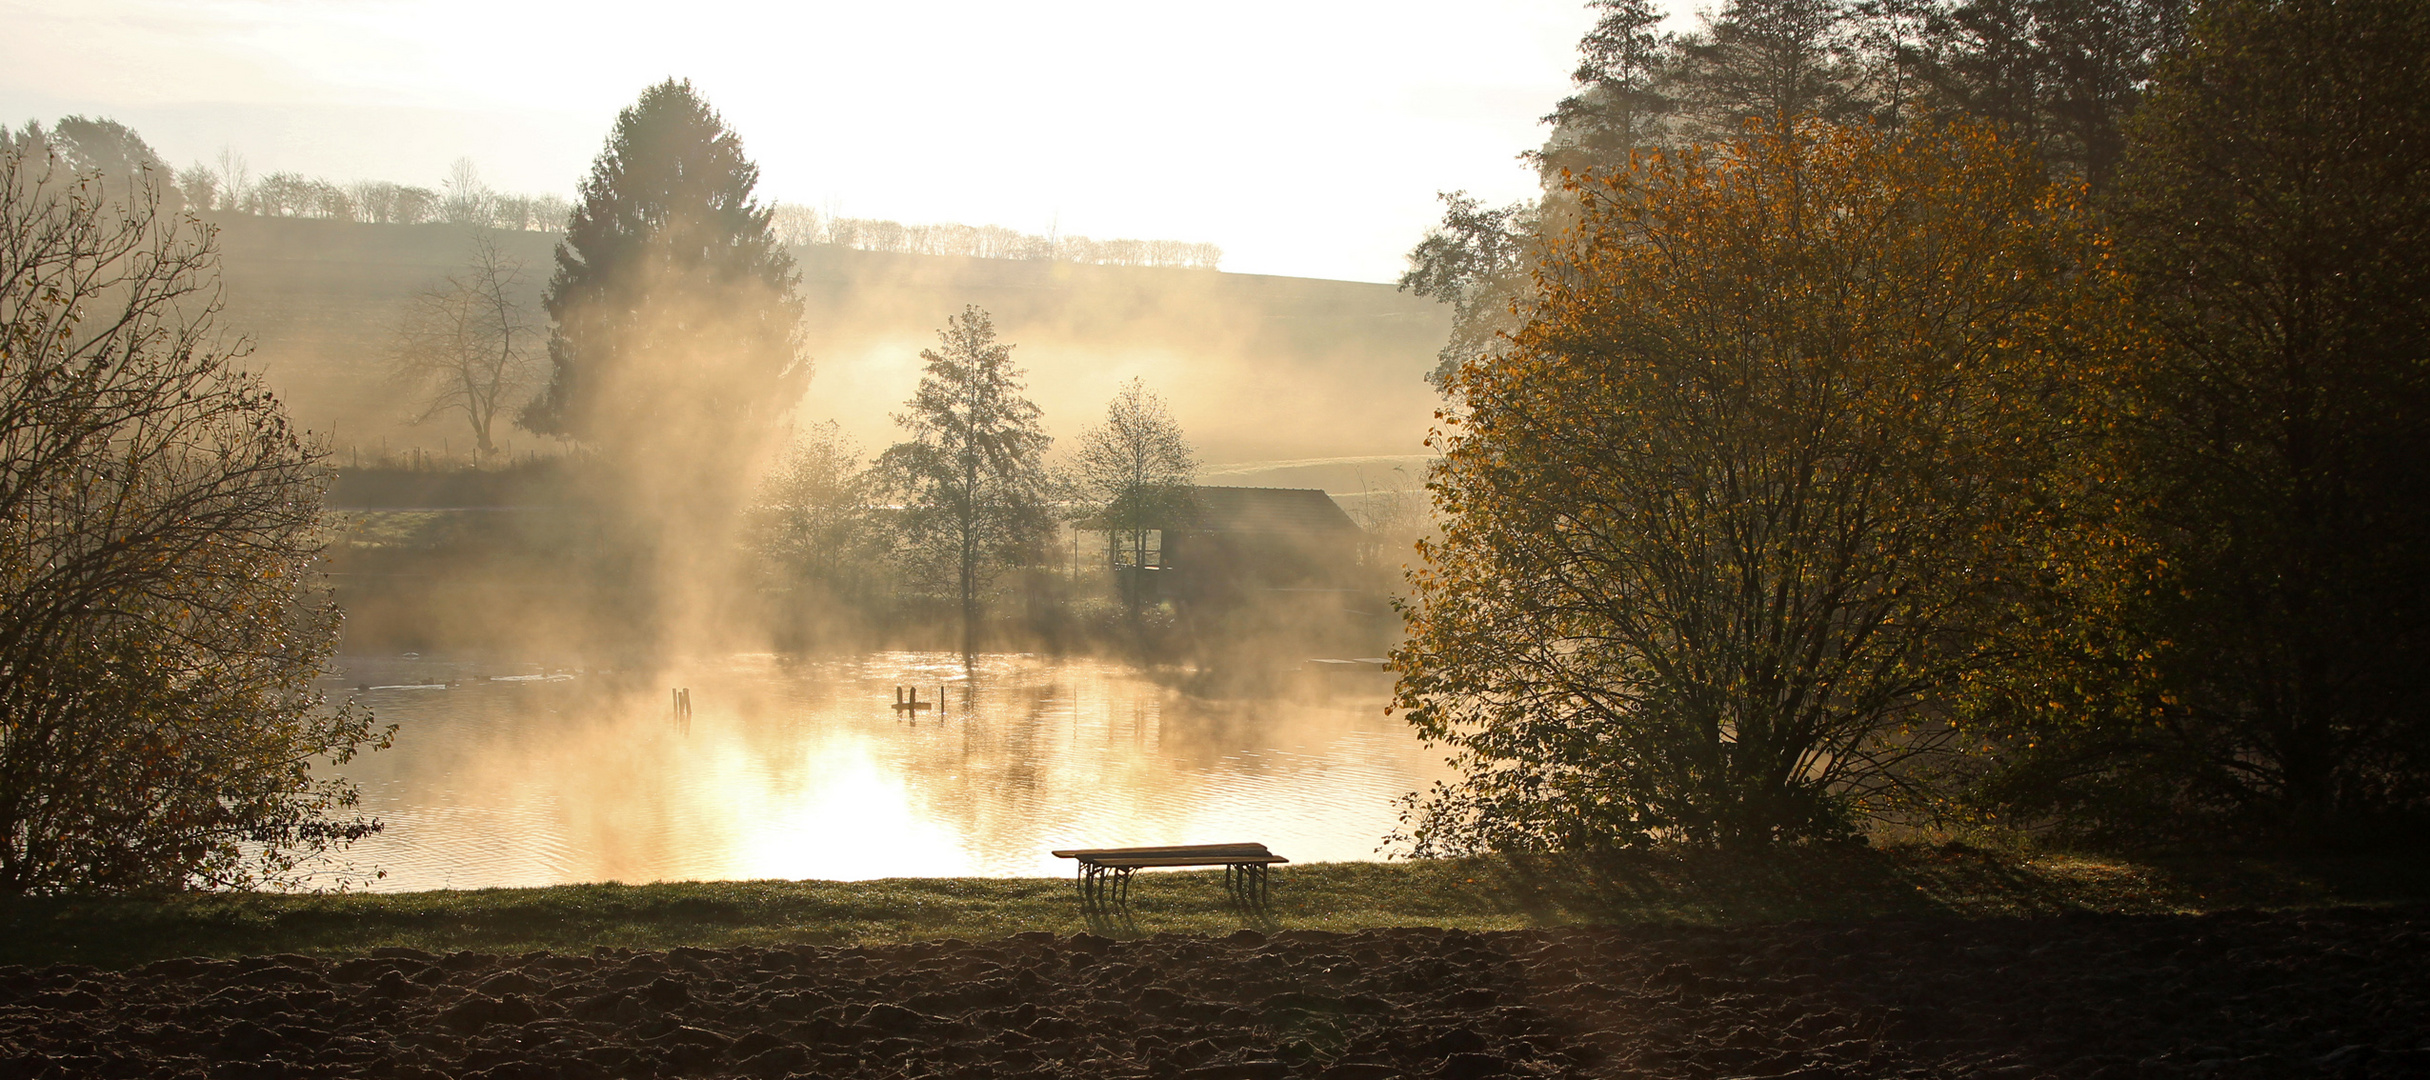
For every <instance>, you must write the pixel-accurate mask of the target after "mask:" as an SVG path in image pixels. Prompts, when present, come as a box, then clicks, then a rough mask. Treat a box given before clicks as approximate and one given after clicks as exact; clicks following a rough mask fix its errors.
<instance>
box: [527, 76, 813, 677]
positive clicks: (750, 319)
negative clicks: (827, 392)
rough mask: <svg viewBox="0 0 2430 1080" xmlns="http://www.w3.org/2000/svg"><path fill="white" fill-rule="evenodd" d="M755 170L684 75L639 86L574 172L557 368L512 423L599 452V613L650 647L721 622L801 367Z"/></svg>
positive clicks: (558, 307)
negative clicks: (765, 467)
mask: <svg viewBox="0 0 2430 1080" xmlns="http://www.w3.org/2000/svg"><path fill="white" fill-rule="evenodd" d="M758 181H759V169H758V167H756V166H754V165H752V164H751V162H750V160H749V159H747V158H745V157H744V156H743V150H742V142H741V140H739V139H738V138H736V137H735V135H734V133H733V132H732V131H730V130H728V129H727V128H726V126H725V124H724V122H723V121H721V120H720V119H719V118H718V116H717V113H716V112H715V111H713V110H711V109H710V108H709V106H708V105H707V103H705V102H703V101H702V100H701V99H700V97H699V95H698V94H696V93H694V92H693V89H692V87H691V84H689V83H686V82H678V81H673V80H670V81H667V82H663V83H660V84H658V85H656V86H653V87H650V88H649V89H648V90H646V91H643V92H642V95H641V99H640V100H639V101H637V102H635V103H634V104H633V105H632V107H630V108H628V109H626V110H624V111H623V112H622V113H620V114H618V116H617V118H616V126H615V128H614V130H613V131H611V132H610V134H609V136H608V143H607V149H606V150H605V151H604V152H602V153H601V154H600V155H599V160H598V161H597V162H596V163H595V164H594V165H593V166H592V168H591V175H590V178H589V179H588V180H586V181H584V182H583V185H582V201H581V205H580V206H578V207H576V208H575V210H574V214H573V217H572V220H571V221H570V222H569V223H568V225H567V228H566V237H565V240H564V242H562V243H560V244H559V245H558V246H557V269H556V273H555V276H554V277H553V278H552V279H551V280H550V282H549V285H548V290H547V292H546V294H545V296H544V298H543V299H544V304H545V306H546V308H547V309H548V313H549V316H550V318H551V319H553V320H554V326H553V329H552V333H551V335H550V338H549V348H548V354H549V363H550V368H551V370H550V373H549V379H548V385H547V388H546V389H545V390H543V391H542V392H541V394H540V395H539V396H538V397H536V398H535V399H534V400H533V402H532V403H531V405H529V406H528V407H526V408H525V410H524V411H523V414H522V416H521V420H522V422H523V426H525V427H527V428H529V429H531V430H533V431H536V432H541V433H543V434H550V435H557V436H560V437H563V438H567V439H571V440H575V441H577V442H580V443H582V444H584V445H585V446H586V447H587V448H588V449H589V450H591V451H592V454H591V457H590V461H591V466H590V468H589V469H588V470H587V471H586V476H587V478H588V480H589V483H588V485H587V487H586V488H585V489H584V493H585V496H586V498H587V500H588V502H589V504H590V506H591V508H592V510H593V511H594V512H595V514H596V519H595V522H594V525H595V527H596V529H597V533H598V536H599V542H600V547H599V550H598V555H599V557H600V559H601V562H600V564H599V565H598V566H596V567H593V568H592V569H591V570H590V571H588V573H589V576H591V577H592V578H593V579H595V580H597V581H599V582H600V583H601V584H602V586H603V588H602V589H601V591H600V593H599V595H598V600H599V601H600V602H601V603H603V604H605V605H606V607H604V608H603V609H602V610H599V611H597V612H595V613H594V616H593V619H592V623H593V624H594V625H598V626H615V627H617V628H618V629H617V631H616V633H618V634H620V635H628V636H630V637H631V638H632V639H633V640H632V641H631V644H636V645H640V646H643V647H645V648H646V647H652V646H654V645H656V644H662V643H665V642H668V641H670V640H672V639H673V637H675V636H680V635H685V634H689V633H693V632H709V631H710V630H712V629H713V628H714V626H715V625H716V617H715V615H714V612H713V611H712V610H711V608H712V607H713V604H712V601H713V599H714V597H715V594H716V592H717V589H718V587H719V585H720V583H722V582H723V581H724V580H725V578H726V573H725V572H726V570H728V569H730V568H728V567H724V566H720V565H718V564H719V562H720V560H723V559H725V558H728V557H730V555H731V553H732V552H733V551H734V549H735V545H734V544H733V543H732V540H733V537H732V530H733V529H734V528H735V527H736V526H737V525H738V524H739V522H740V520H741V515H742V510H743V507H744V505H745V503H746V502H747V501H748V499H749V497H750V494H751V487H752V481H753V479H754V476H755V473H756V471H757V470H756V465H757V461H758V459H759V458H760V456H761V455H762V454H763V453H764V452H765V451H766V450H767V449H768V448H769V447H770V446H771V444H773V443H774V442H775V436H776V434H777V431H778V429H779V427H780V426H781V423H782V421H783V420H784V419H785V418H786V417H787V416H788V415H789V414H790V413H791V411H792V409H793V406H794V404H795V402H796V401H798V400H799V399H800V397H801V391H802V388H803V385H804V384H805V383H806V382H807V380H808V379H809V376H810V366H809V363H808V361H807V360H806V359H805V358H803V357H802V355H801V353H800V350H799V339H798V334H799V330H798V327H799V323H800V321H801V310H802V306H801V300H800V298H799V297H797V296H796V295H795V294H794V283H795V281H796V275H795V273H794V269H793V260H792V258H791V257H790V256H788V255H786V254H785V252H784V249H783V247H782V246H781V245H779V244H778V243H777V241H776V238H775V236H774V235H773V234H772V232H771V231H770V229H769V218H770V211H769V209H768V208H767V207H765V206H762V205H761V204H760V203H759V202H758V201H757V200H756V199H755V198H754V197H753V194H752V191H753V188H754V187H755V186H756V185H757V184H758Z"/></svg>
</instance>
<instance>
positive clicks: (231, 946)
mask: <svg viewBox="0 0 2430 1080" xmlns="http://www.w3.org/2000/svg"><path fill="white" fill-rule="evenodd" d="M2423 899H2430V861H2426V860H2423V859H2421V858H2420V857H2418V855H2416V854H2403V855H2371V856H2359V855H2358V856H2339V857H2312V858H2294V857H2267V856H2250V855H2222V854H2178V855H2168V856H2158V857H2149V858H2141V859H2131V860H2130V859H2124V858H2113V857H2096V856H2077V855H2023V854H2017V853H2012V852H1998V851H1986V850H1981V849H1975V848H1968V847H1963V846H1956V845H1951V846H1944V847H1920V846H1919V847H1893V848H1887V849H1879V850H1877V849H1870V848H1861V847H1811V848H1788V849H1782V850H1776V851H1768V852H1761V853H1754V854H1733V853H1727V852H1674V851H1654V852H1620V853H1611V854H1604V855H1592V856H1589V855H1504V856H1491V857H1480V858H1469V859H1443V860H1418V861H1404V862H1393V863H1312V864H1301V865H1295V866H1293V867H1290V868H1288V869H1287V870H1282V871H1277V872H1276V873H1275V876H1274V880H1273V890H1272V903H1271V905H1270V906H1269V907H1266V908H1263V909H1259V910H1244V909H1243V908H1242V907H1241V906H1240V905H1239V904H1238V903H1237V902H1236V901H1235V900H1234V898H1233V896H1232V895H1231V893H1230V892H1229V890H1227V889H1226V888H1225V886H1224V880H1223V874H1222V872H1221V871H1184V872H1173V873H1149V874H1142V875H1140V877H1139V879H1138V881H1137V882H1136V884H1135V887H1134V888H1133V890H1132V892H1131V896H1130V902H1129V904H1128V905H1127V906H1126V907H1125V908H1124V909H1122V910H1120V911H1118V912H1111V913H1106V912H1100V913H1097V914H1095V915H1091V914H1090V913H1088V912H1086V911H1085V910H1084V909H1083V908H1082V906H1081V904H1080V902H1079V897H1078V896H1077V895H1076V894H1075V892H1074V890H1073V889H1072V886H1071V883H1070V882H1069V880H1067V879H1050V878H1035V879H976V878H933V879H928V878H904V879H893V880H885V881H862V882H831V881H722V882H678V883H665V884H655V885H635V886H627V885H617V884H612V883H611V884H599V885H564V886H553V887H549V888H538V889H494V890H484V891H478V892H424V893H390V894H353V895H277V894H257V893H202V894H190V895H179V896H169V897H153V898H94V897H47V898H41V897H38V898H20V899H13V900H0V964H48V963H79V964H91V965H94V966H98V967H109V968H124V967H132V966H136V965H140V964H143V963H147V962H149V961H153V960H159V959H165V958H169V957H177V956H197V955H200V956H242V955H259V954H270V953H306V954H315V955H323V956H338V955H359V954H361V953H365V952H368V951H370V950H371V949H375V948H380V947H383V946H408V947H412V948H418V949H425V950H428V951H431V952H440V953H445V952H455V951H459V950H471V951H476V952H492V953H523V952H530V951H534V950H547V951H552V952H587V951H589V950H591V949H592V948H594V947H601V946H606V947H627V948H635V949H667V948H672V947H674V946H677V945H694V946H700V947H706V948H724V947H734V946H743V945H759V946H769V945H784V944H818V945H854V944H877V943H885V942H897V941H912V940H923V939H938V938H961V939H964V940H972V941H984V940H990V939H996V938H1002V937H1007V936H1010V935H1012V934H1017V933H1022V932H1024V931H1032V930H1043V931H1047V932H1050V933H1055V934H1059V935H1060V934H1071V933H1077V932H1080V931H1084V930H1085V931H1089V932H1092V933H1097V934H1102V935H1105V936H1109V937H1138V936H1146V935H1152V934H1158V933H1189V934H1217V935H1220V934H1226V933H1230V932H1232V931H1235V930H1239V929H1243V928H1248V929H1255V930H1260V931H1263V932H1268V933H1272V932H1276V931H1282V930H1322V931H1336V932H1347V931H1354V930H1360V929H1366V928H1370V927H1378V926H1443V927H1459V928H1462V929H1468V930H1480V931H1482V930H1500V929H1515V928H1520V927H1528V926H1545V925H1561V924H1574V923H1603V924H1643V923H1686V924H1700V925H1730V924H1741V923H1755V922H1780V921H1789V920H1797V919H1812V920H1834V921H1837V920H1852V919H1865V918H1882V917H1892V918H1896V917H1917V916H1955V917H2036V916H2048V915H2056V914H2062V913H2066V912H2070V911H2104V912H2171V911H2207V910H2219V909H2225V908H2239V907H2257V908H2286V907H2314V906H2329V905H2341V904H2386V903H2399V902H2406V901H2418V900H2423Z"/></svg>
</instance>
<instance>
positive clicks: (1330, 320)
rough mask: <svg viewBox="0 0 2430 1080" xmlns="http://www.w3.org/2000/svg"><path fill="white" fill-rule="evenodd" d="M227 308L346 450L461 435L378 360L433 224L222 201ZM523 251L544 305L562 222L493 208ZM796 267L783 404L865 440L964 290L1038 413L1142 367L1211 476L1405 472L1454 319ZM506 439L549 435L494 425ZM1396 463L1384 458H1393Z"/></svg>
mask: <svg viewBox="0 0 2430 1080" xmlns="http://www.w3.org/2000/svg"><path fill="white" fill-rule="evenodd" d="M216 223H217V224H218V226H219V228H220V237H219V239H220V245H221V250H222V258H223V265H224V273H225V280H226V283H227V293H228V313H227V317H226V318H227V323H228V325H229V326H230V327H231V328H232V329H235V330H237V331H240V332H242V333H244V334H246V335H247V336H249V337H250V338H251V339H252V340H253V341H254V343H255V352H254V354H253V356H252V357H251V358H250V359H249V361H248V363H249V364H250V365H251V366H253V367H254V368H256V369H257V370H260V371H261V372H262V373H263V374H264V375H265V376H266V377H267V378H268V380H269V381H270V384H271V385H272V386H273V387H275V388H277V389H278V390H279V391H280V392H281V394H282V395H283V396H284V397H285V398H286V400H287V402H288V404H289V407H290V409H291V410H292V411H293V413H294V415H295V417H296V419H297V420H298V421H299V422H301V423H302V424H304V425H305V426H306V427H309V428H311V429H313V430H315V431H319V432H324V433H328V434H329V435H330V436H331V438H332V440H333V443H334V445H335V446H336V447H337V448H338V450H339V453H340V455H341V456H340V459H339V463H340V464H341V465H342V464H345V463H346V462H347V461H348V460H351V459H350V458H349V457H348V455H351V454H353V453H355V452H357V451H361V452H362V453H363V454H364V455H365V457H366V458H369V457H370V456H372V455H374V454H376V453H378V452H379V451H380V448H381V447H383V446H385V447H386V448H387V452H388V453H389V454H392V455H393V454H397V453H400V452H403V451H405V450H406V448H408V447H421V448H423V449H424V450H426V451H428V452H429V453H432V454H440V453H441V452H442V451H443V449H444V450H446V451H447V452H448V453H450V454H452V455H454V456H457V457H462V456H464V455H466V454H467V453H468V451H469V447H468V446H467V440H466V439H465V438H464V437H463V436H462V435H460V434H458V433H455V432H452V431H451V430H450V427H449V425H447V424H444V423H429V424H424V425H418V426H416V425H409V424H407V423H406V422H405V421H406V420H407V419H408V418H409V413H408V411H407V410H406V408H405V407H403V406H402V405H401V403H400V402H399V401H398V400H397V399H396V396H395V394H394V393H393V391H392V389H391V388H390V387H389V386H388V384H387V381H386V379H385V377H384V376H385V372H386V369H387V365H388V357H389V355H390V354H391V353H392V352H393V350H394V338H395V333H396V326H397V325H398V324H399V322H400V321H401V320H402V318H403V316H404V313H405V309H406V306H407V303H408V301H409V300H410V299H411V298H412V297H413V295H414V294H415V292H416V291H418V290H420V289H422V288H423V287H425V286H426V285H427V284H428V283H429V282H430V281H431V280H432V279H435V278H438V277H440V276H441V275H444V274H446V273H449V272H452V271H454V270H455V269H456V268H457V266H458V265H459V264H460V263H461V262H462V261H463V257H464V246H465V241H464V237H463V235H462V233H461V231H460V230H459V229H457V228H455V227H452V226H447V225H436V224H433V225H411V226H397V225H386V226H382V225H363V224H355V223H350V222H332V221H313V220H293V219H273V218H260V217H252V216H241V215H228V216H226V217H224V218H222V219H219V220H217V222H216ZM492 235H493V236H494V238H495V239H496V240H497V242H498V244H499V247H500V250H501V252H502V253H504V254H506V255H507V256H509V257H511V258H515V259H519V260H521V261H522V262H523V263H524V266H525V271H524V273H523V275H522V286H523V288H522V295H520V296H519V297H518V299H519V300H520V302H521V303H522V304H523V306H524V307H525V308H526V310H528V311H532V312H537V311H538V310H539V307H540V293H541V290H542V288H543V287H544V286H545V284H546V281H547V274H548V268H549V266H550V252H551V249H552V247H553V245H554V244H555V242H556V240H557V237H556V236H555V235H554V234H550V233H543V232H536V231H530V232H527V231H507V230H495V231H493V233H492ZM791 253H792V254H793V256H794V258H795V260H796V263H797V265H798V266H799V268H800V272H801V297H802V300H803V302H804V303H803V317H802V327H803V337H802V341H803V348H804V351H805V352H806V353H807V354H808V355H809V356H810V358H811V362H812V365H813V373H812V377H811V381H810V385H809V389H808V391H807V392H806V393H805V394H804V395H803V397H802V400H801V404H800V405H799V406H798V407H797V408H796V410H795V412H794V416H795V417H796V418H797V420H798V421H799V422H801V423H805V424H810V423H817V422H820V421H824V420H829V419H832V420H835V421H836V422H837V423H839V424H840V425H841V426H842V429H843V431H844V432H845V434H847V435H848V436H851V437H852V438H854V439H855V440H856V441H857V442H858V443H859V444H860V445H861V446H863V447H865V448H868V449H869V450H870V452H872V453H874V452H875V451H876V450H878V449H881V448H883V447H884V446H885V445H886V444H887V443H889V442H892V441H893V440H894V438H895V427H894V424H893V421H892V420H891V416H892V415H893V414H894V413H896V412H898V411H900V409H901V407H902V402H903V400H904V398H905V397H906V396H908V394H909V390H910V387H911V386H912V384H913V383H915V382H916V381H917V379H918V370H919V363H920V361H919V352H920V350H921V349H923V348H927V347H928V346H929V345H930V344H931V343H933V341H934V338H935V332H936V327H937V326H938V325H939V324H941V323H942V322H943V321H944V319H945V318H946V317H947V316H949V315H951V314H953V313H954V312H956V311H958V310H960V308H961V306H962V305H963V304H966V303H975V304H978V305H980V306H981V307H983V308H986V309H987V310H988V311H990V312H991V313H992V314H993V315H994V317H995V321H996V328H997V331H998V333H999V335H1000V336H1001V337H1002V338H1003V339H1004V340H1006V341H1009V342H1011V343H1013V344H1014V345H1016V346H1017V348H1016V351H1015V353H1014V356H1015V361H1016V362H1017V363H1019V364H1020V365H1022V366H1023V367H1025V368H1026V369H1027V370H1028V374H1029V382H1030V391H1031V397H1032V398H1033V399H1034V400H1035V401H1036V402H1037V403H1038V406H1039V408H1040V409H1041V410H1042V412H1043V414H1044V423H1045V425H1046V429H1047V431H1048V432H1049V433H1050V434H1055V435H1060V436H1068V435H1071V434H1075V433H1077V432H1078V431H1079V430H1080V429H1082V428H1084V427H1086V426H1088V425H1090V424H1094V423H1096V422H1097V421H1098V420H1099V419H1101V415H1100V414H1101V413H1102V412H1103V410H1104V405H1105V401H1106V400H1107V399H1108V398H1110V397H1111V396H1112V395H1113V393H1114V391H1115V389H1116V388H1117V387H1118V386H1120V385H1121V384H1122V383H1124V382H1125V381H1127V380H1129V379H1132V378H1140V379H1143V380H1144V381H1145V383H1146V384H1147V385H1148V386H1150V387H1152V388H1154V389H1155V390H1156V391H1157V392H1158V393H1160V394H1162V395H1163V396H1164V397H1165V398H1166V399H1168V400H1169V401H1170V402H1171V403H1172V407H1173V412H1174V419H1175V420H1176V421H1178V422H1179V423H1180V425H1181V426H1182V428H1183V430H1185V431H1186V432H1188V433H1189V436H1190V438H1191V439H1192V441H1193V442H1194V443H1196V445H1197V446H1198V448H1199V453H1200V455H1201V456H1202V458H1203V460H1204V462H1205V463H1206V465H1207V467H1208V475H1209V476H1210V477H1218V476H1220V477H1222V478H1223V479H1221V480H1219V481H1217V482H1221V483H1229V484H1239V485H1247V486H1256V485H1260V484H1266V483H1269V482H1271V483H1272V484H1274V485H1277V486H1287V487H1319V488H1324V489H1327V490H1330V491H1335V492H1340V493H1344V494H1355V493H1357V492H1359V491H1360V490H1361V477H1362V475H1363V476H1365V477H1367V478H1368V481H1367V482H1368V484H1369V485H1370V486H1374V487H1410V486H1414V483H1415V481H1414V479H1403V478H1402V477H1410V478H1414V477H1415V476H1417V474H1419V473H1420V471H1421V466H1422V462H1423V459H1424V455H1425V453H1426V450H1425V447H1424V445H1423V444H1424V439H1425V436H1426V432H1427V430H1428V428H1429V426H1430V425H1431V424H1432V422H1433V412H1434V409H1435V408H1436V407H1437V406H1438V405H1439V404H1440V402H1441V398H1440V395H1438V394H1437V393H1436V392H1435V390H1434V389H1433V387H1431V386H1429V385H1428V384H1427V383H1426V382H1425V379H1424V376H1425V374H1426V373H1427V372H1428V371H1430V370H1432V368H1433V367H1434V365H1435V350H1437V349H1438V348H1439V347H1440V346H1441V344H1442V340H1443V337H1444V335H1445V334H1446V333H1447V332H1448V329H1449V326H1450V315H1449V313H1448V311H1447V309H1445V308H1444V306H1443V305H1441V304H1438V303H1436V302H1434V301H1432V300H1428V299H1425V298H1423V297H1417V296H1412V295H1410V294H1408V293H1404V292H1401V291H1398V290H1396V289H1395V288H1393V287H1392V286H1390V285H1379V284H1369V283H1364V282H1344V281H1326V280H1321V279H1312V278H1289V277H1269V276H1262V275H1247V274H1229V273H1222V272H1218V271H1206V270H1181V269H1165V268H1156V267H1118V266H1090V265H1079V264H1073V263H1068V262H1053V261H1043V260H1038V261H1032V260H1013V259H981V258H968V257H955V256H931V255H911V254H899V253H893V252H872V251H858V250H852V249H848V248H843V247H839V246H828V245H817V246H804V247H796V248H793V249H791ZM501 435H502V437H503V438H504V439H505V440H507V441H508V442H509V443H511V445H512V447H513V449H514V450H515V451H516V452H517V453H518V454H521V453H526V452H532V451H539V452H544V453H553V452H555V451H556V450H557V447H556V446H555V445H554V443H553V441H551V440H542V439H540V438H538V437H535V436H532V435H531V434H529V433H528V432H521V431H515V432H502V433H501ZM1395 466H1401V467H1403V469H1404V473H1403V474H1402V476H1401V477H1396V476H1394V475H1393V474H1392V472H1391V470H1392V469H1393V467H1395Z"/></svg>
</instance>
